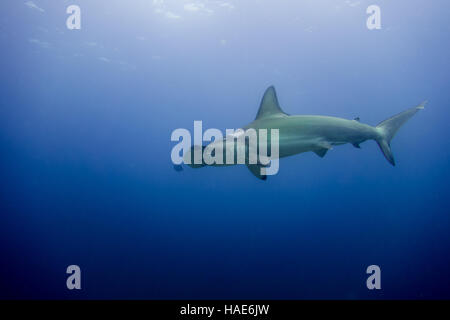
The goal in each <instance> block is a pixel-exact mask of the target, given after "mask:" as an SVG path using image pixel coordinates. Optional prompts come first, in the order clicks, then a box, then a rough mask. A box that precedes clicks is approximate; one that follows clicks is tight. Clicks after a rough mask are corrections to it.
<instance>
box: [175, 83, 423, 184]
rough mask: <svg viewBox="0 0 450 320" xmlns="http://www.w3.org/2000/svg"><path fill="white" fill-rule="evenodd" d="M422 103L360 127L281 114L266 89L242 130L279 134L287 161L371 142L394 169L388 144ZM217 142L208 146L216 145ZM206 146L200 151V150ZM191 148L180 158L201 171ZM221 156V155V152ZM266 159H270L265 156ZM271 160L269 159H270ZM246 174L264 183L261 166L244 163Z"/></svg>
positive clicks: (335, 120) (355, 122)
mask: <svg viewBox="0 0 450 320" xmlns="http://www.w3.org/2000/svg"><path fill="white" fill-rule="evenodd" d="M425 103H426V101H424V102H423V103H421V104H420V105H418V106H417V107H413V108H410V109H408V110H405V111H403V112H401V113H399V114H397V115H395V116H393V117H391V118H389V119H386V120H384V121H382V122H381V123H379V124H378V125H376V126H370V125H367V124H364V123H361V122H360V120H359V118H355V119H353V120H348V119H343V118H336V117H329V116H317V115H288V114H287V113H285V112H284V111H283V110H282V109H281V107H280V105H279V103H278V98H277V94H276V91H275V88H274V87H273V86H271V87H269V88H268V89H267V90H266V92H265V93H264V96H263V98H262V101H261V105H260V107H259V110H258V114H257V115H256V118H255V120H254V121H253V122H251V123H249V124H247V125H246V126H244V127H243V129H244V130H248V129H255V130H260V129H266V130H273V129H278V131H279V152H278V158H283V157H288V156H292V155H295V154H299V153H303V152H308V151H312V152H314V153H316V154H317V155H318V156H319V157H324V156H325V155H326V154H327V152H328V151H329V150H331V149H332V148H333V146H338V145H343V144H346V143H351V144H352V145H353V146H355V147H356V148H360V144H361V143H363V142H364V141H366V140H375V141H376V142H377V143H378V146H379V147H380V149H381V152H382V153H383V155H384V156H385V158H386V159H387V161H388V162H389V163H390V164H391V165H393V166H395V160H394V156H393V154H392V151H391V147H390V143H391V140H392V138H393V137H394V136H395V134H396V133H397V131H398V129H399V128H400V127H401V126H402V125H403V124H404V123H405V122H406V121H407V120H409V119H410V118H411V117H412V116H413V115H414V114H416V112H417V111H419V110H421V109H424V106H425ZM234 138H235V137H234V136H231V137H230V136H228V137H226V138H224V139H223V140H222V141H220V142H225V141H226V140H227V139H234ZM217 143H218V142H217V141H214V142H212V143H211V144H210V145H213V144H217ZM207 147H208V146H203V147H201V150H204V149H205V148H207ZM194 149H195V146H193V147H192V148H191V150H190V151H189V152H187V153H186V154H185V155H184V159H185V163H187V164H188V165H189V166H191V167H192V168H199V167H204V166H206V165H208V164H206V163H205V162H201V163H200V164H198V163H197V164H195V163H194V161H193V153H194ZM224 156H225V151H224ZM269 158H270V156H269ZM271 159H272V160H273V157H272V158H271ZM245 164H246V165H247V166H248V168H249V169H250V171H251V172H252V173H253V175H255V176H256V177H257V178H259V179H262V180H265V179H267V175H265V174H263V172H264V171H263V170H260V169H261V168H263V167H264V165H263V164H260V163H256V164H250V163H245ZM212 165H213V166H224V165H229V164H212Z"/></svg>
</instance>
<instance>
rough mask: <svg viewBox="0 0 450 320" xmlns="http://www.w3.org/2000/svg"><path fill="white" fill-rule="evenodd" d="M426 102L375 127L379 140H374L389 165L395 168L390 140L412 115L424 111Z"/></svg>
mask: <svg viewBox="0 0 450 320" xmlns="http://www.w3.org/2000/svg"><path fill="white" fill-rule="evenodd" d="M425 104H426V101H424V102H422V103H421V104H420V105H418V106H417V107H414V108H410V109H408V110H405V111H403V112H401V113H399V114H397V115H395V116H393V117H390V118H389V119H386V120H384V121H383V122H381V123H379V124H378V125H377V126H376V129H377V130H378V132H379V134H380V135H379V138H378V139H377V140H376V141H377V143H378V146H379V147H380V149H381V152H383V155H384V157H385V158H386V160H387V161H389V163H390V164H392V165H393V166H395V159H394V155H393V154H392V150H391V140H392V138H394V136H395V134H396V133H397V131H398V129H400V127H401V126H402V125H403V124H404V123H405V122H406V121H408V120H409V119H410V118H411V117H412V116H413V115H415V114H416V112H417V111H419V110H421V109H424V107H425Z"/></svg>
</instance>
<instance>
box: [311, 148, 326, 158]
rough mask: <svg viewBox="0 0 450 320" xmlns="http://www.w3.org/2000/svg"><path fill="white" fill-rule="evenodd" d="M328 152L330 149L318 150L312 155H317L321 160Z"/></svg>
mask: <svg viewBox="0 0 450 320" xmlns="http://www.w3.org/2000/svg"><path fill="white" fill-rule="evenodd" d="M328 150H330V149H327V148H323V149H318V150H314V153H315V154H317V155H318V156H319V157H321V158H323V157H325V155H326V154H327V152H328Z"/></svg>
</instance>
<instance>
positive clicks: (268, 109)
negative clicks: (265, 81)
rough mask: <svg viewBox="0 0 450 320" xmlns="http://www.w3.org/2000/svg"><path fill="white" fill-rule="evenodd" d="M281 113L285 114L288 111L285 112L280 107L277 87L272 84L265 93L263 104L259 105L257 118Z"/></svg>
mask: <svg viewBox="0 0 450 320" xmlns="http://www.w3.org/2000/svg"><path fill="white" fill-rule="evenodd" d="M280 115H282V116H285V115H286V113H284V112H283V110H281V108H280V104H279V103H278V98H277V93H276V91H275V87H274V86H270V87H269V88H268V89H267V90H266V92H265V93H264V96H263V98H262V101H261V106H260V107H259V110H258V114H257V115H256V119H255V120H258V119H262V118H267V117H270V116H280Z"/></svg>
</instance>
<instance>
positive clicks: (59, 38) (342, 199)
mask: <svg viewBox="0 0 450 320" xmlns="http://www.w3.org/2000/svg"><path fill="white" fill-rule="evenodd" d="M33 1H34V4H36V6H38V7H39V8H41V9H42V10H44V11H42V10H39V9H37V8H32V7H29V6H27V5H26V4H25V2H26V1H12V0H8V1H2V2H1V4H0V30H1V32H0V41H1V43H2V50H1V53H0V57H1V59H0V70H1V72H0V84H1V85H0V156H1V158H0V254H1V255H0V297H2V298H122V299H128V298H149V299H171V298H191V299H193V298H211V299H212V298H215V299H217V298H234V299H240V298H246V299H250V298H252V299H263V298H264V299H298V298H308V299H317V298H319V299H321V298H340V299H353V298H370V299H371V298H389V299H391V298H408V299H409V298H450V275H449V273H448V271H449V267H450V257H449V252H450V233H449V231H450V212H449V205H450V192H449V188H448V186H449V184H448V181H449V179H450V171H449V168H450V166H449V160H450V159H449V156H450V148H449V140H448V137H449V131H450V128H449V125H448V122H449V117H450V109H449V105H450V93H449V87H448V84H449V76H450V73H449V71H450V65H449V56H450V43H449V41H448V39H449V34H450V32H449V31H450V30H449V28H450V24H449V23H448V17H449V13H450V10H449V9H450V3H448V1H444V0H441V1H418V0H414V1H385V0H376V1H354V0H351V1H337V0H336V1H331V0H329V1H313V0H310V1H287V0H281V1H280V0H277V1H256V0H248V1H231V0H229V1H226V3H228V4H231V5H232V6H234V7H233V8H231V6H230V5H228V6H226V5H223V4H224V3H225V1H196V3H197V4H196V8H197V9H198V10H196V11H192V10H191V11H188V10H186V9H184V7H183V6H184V5H185V4H188V3H190V2H192V1H175V0H173V1H149V0H139V1H138V0H133V1H118V0H116V1H111V0H108V1H106V0H95V1H87V0H84V1H81V0H73V1H58V2H57V1H50V0H47V1H44V0H33ZM199 3H200V4H203V5H204V7H202V6H201V5H199ZM69 4H78V5H80V7H81V10H82V29H81V30H78V31H77V30H74V31H70V30H67V29H66V27H65V19H66V17H67V15H66V13H65V9H66V7H67V6H68V5H69ZM370 4H378V5H379V6H380V7H381V10H382V11H381V13H382V29H381V30H375V31H369V30H368V29H367V28H366V22H365V21H366V18H367V16H368V15H367V14H366V8H367V6H368V5H370ZM188 8H189V7H188ZM272 84H274V85H275V86H276V88H277V90H278V97H279V100H280V103H281V104H282V107H283V108H284V110H285V111H286V112H288V113H290V114H324V115H331V116H340V117H344V118H350V119H352V118H354V117H356V116H359V117H360V118H361V121H362V122H364V123H368V124H372V125H375V124H377V123H378V122H380V121H381V120H384V119H386V118H388V117H390V116H392V115H393V114H396V113H397V112H400V111H403V110H404V109H406V108H409V107H412V106H415V105H417V104H419V103H420V102H421V101H423V100H425V99H428V100H429V104H428V106H427V108H426V109H425V110H424V111H422V112H420V113H419V114H417V115H416V116H415V117H414V118H413V119H412V120H411V121H410V122H408V123H407V124H406V125H405V126H404V127H403V128H402V129H401V130H400V131H399V133H398V135H397V136H396V137H395V139H394V140H393V142H392V149H393V152H394V155H395V157H396V160H397V166H396V167H392V166H390V165H389V164H388V163H387V161H386V160H385V159H384V157H383V155H382V154H381V153H380V151H379V149H378V147H377V146H376V144H375V143H374V142H373V141H371V142H366V143H364V144H363V145H362V150H358V149H355V148H354V147H353V146H351V145H345V146H342V147H336V148H334V150H332V152H329V153H328V154H327V156H326V157H325V158H323V159H320V158H319V157H317V156H316V155H315V154H313V153H306V154H302V155H298V156H294V157H290V158H286V159H283V160H282V161H281V162H280V172H279V174H278V175H276V176H273V177H269V179H268V181H265V182H264V181H259V180H257V179H255V178H254V177H253V176H252V175H251V174H250V173H249V172H248V170H247V169H246V168H244V167H229V168H203V169H201V170H193V169H190V168H186V169H185V170H184V171H183V172H181V173H180V172H175V171H174V170H173V168H172V164H171V161H170V151H171V148H172V147H173V146H174V145H175V144H174V143H172V142H171V141H170V135H171V132H172V131H173V130H174V129H176V128H187V129H190V130H192V129H193V121H194V120H202V121H203V124H204V127H205V128H211V127H213V128H220V129H222V130H225V129H226V128H238V127H241V126H242V125H245V124H246V123H248V122H250V121H251V120H252V119H253V118H254V117H255V115H256V112H257V109H258V105H259V101H260V99H261V96H262V93H263V92H264V90H265V89H266V87H267V86H269V85H272ZM70 264H77V265H79V266H80V267H81V269H82V290H81V291H78V292H74V291H69V290H67V289H66V287H65V281H66V276H67V275H66V274H65V270H66V267H67V266H68V265H70ZM371 264H377V265H379V266H380V267H381V270H382V290H381V291H375V292H374V291H369V290H367V289H366V287H365V281H366V277H367V275H366V274H365V270H366V268H367V266H369V265H371Z"/></svg>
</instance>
